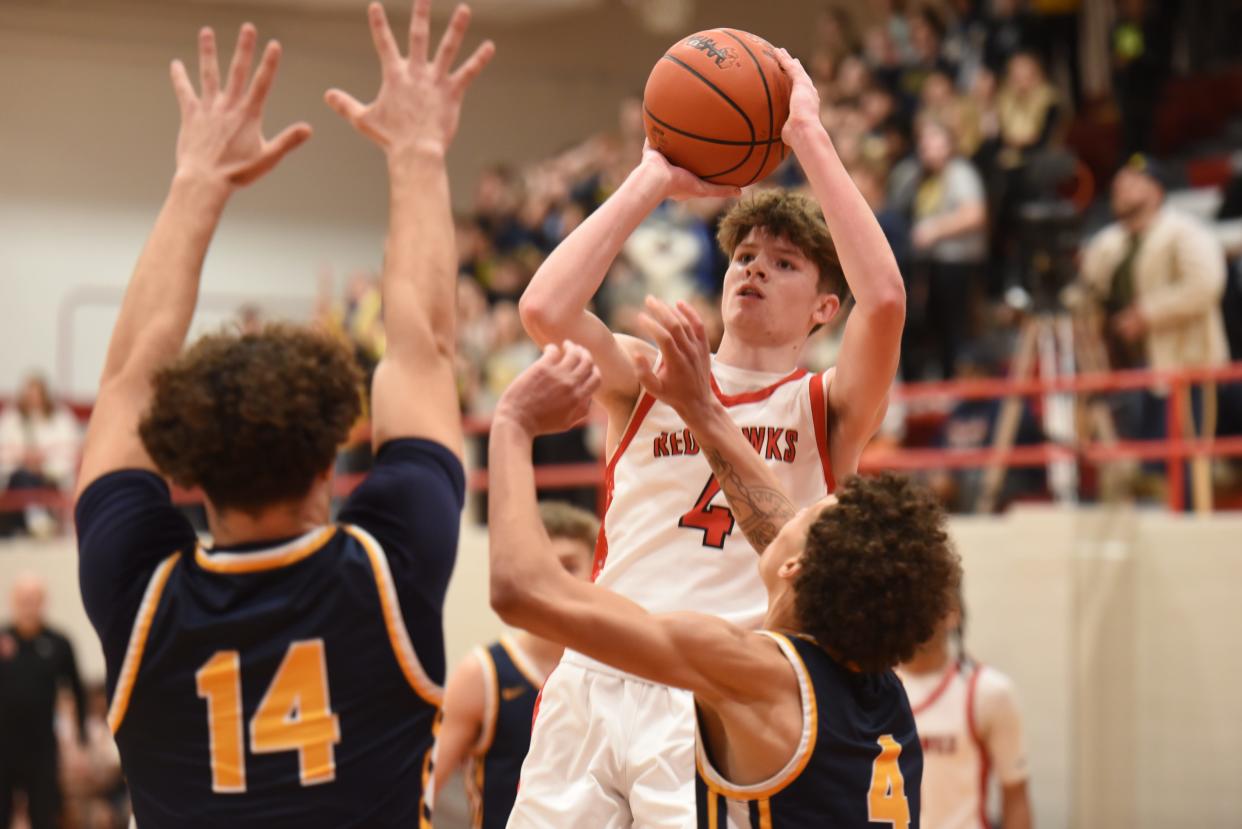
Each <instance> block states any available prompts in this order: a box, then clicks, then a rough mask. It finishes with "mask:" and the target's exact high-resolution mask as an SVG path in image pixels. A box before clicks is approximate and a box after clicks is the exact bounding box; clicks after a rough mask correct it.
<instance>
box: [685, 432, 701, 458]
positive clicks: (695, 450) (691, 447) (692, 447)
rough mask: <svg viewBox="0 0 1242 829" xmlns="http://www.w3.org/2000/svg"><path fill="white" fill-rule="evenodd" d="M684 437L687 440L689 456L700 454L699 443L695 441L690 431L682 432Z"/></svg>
mask: <svg viewBox="0 0 1242 829" xmlns="http://www.w3.org/2000/svg"><path fill="white" fill-rule="evenodd" d="M682 437H684V438H685V440H686V454H687V455H697V454H699V442H698V441H697V440H695V439H694V435H693V434H691V433H690V430H689V429H687V430H686V431H684V432H682Z"/></svg>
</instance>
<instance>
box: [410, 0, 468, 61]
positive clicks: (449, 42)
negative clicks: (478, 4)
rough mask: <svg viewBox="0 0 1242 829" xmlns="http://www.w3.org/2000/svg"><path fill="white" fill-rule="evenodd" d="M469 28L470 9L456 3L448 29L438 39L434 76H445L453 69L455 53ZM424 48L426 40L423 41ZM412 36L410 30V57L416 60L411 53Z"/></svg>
mask: <svg viewBox="0 0 1242 829" xmlns="http://www.w3.org/2000/svg"><path fill="white" fill-rule="evenodd" d="M416 16H417V15H416ZM468 28H470V7H469V6H467V5H466V4H465V3H458V4H457V8H455V9H453V16H452V17H451V18H449V24H448V28H447V29H445V30H444V36H443V37H441V38H440V46H439V48H437V49H436V74H438V75H441V76H445V75H448V74H449V70H451V69H452V68H453V64H454V62H456V60H457V53H458V52H460V51H461V42H462V41H463V40H465V38H466V29H468ZM423 46H424V48H425V47H426V40H425V39H424V41H423ZM413 49H414V36H413V31H412V29H411V34H410V50H411V51H410V56H411V58H412V59H415V58H416V55H415V53H414V51H413Z"/></svg>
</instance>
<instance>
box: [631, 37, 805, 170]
mask: <svg viewBox="0 0 1242 829" xmlns="http://www.w3.org/2000/svg"><path fill="white" fill-rule="evenodd" d="M789 91H790V83H789V77H788V76H787V75H786V74H785V71H784V70H783V69H781V67H780V64H779V63H777V60H776V50H775V48H774V47H773V46H772V44H770V43H768V42H767V41H766V40H764V39H763V38H761V37H759V36H757V35H752V34H750V33H749V32H743V31H739V30H738V29H708V30H707V31H705V32H698V33H697V34H693V35H690V37H687V38H684V39H683V40H680V41H678V42H677V43H675V44H673V46H672V47H671V48H670V49H669V50H668V51H667V52H665V53H664V57H662V58H660V60H659V61H657V62H656V65H655V68H654V69H652V70H651V75H650V77H648V78H647V89H646V90H645V91H644V92H643V121H644V122H645V124H646V127H647V140H648V141H650V142H651V146H653V147H655V148H656V149H657V150H659V151H660V152H661V153H663V154H664V156H665V157H666V158H668V160H669V161H671V162H672V163H673V164H676V165H677V166H678V167H684V168H685V169H687V170H689V171H690V172H692V173H694V174H696V175H698V176H699V177H700V178H703V179H706V180H707V181H710V182H713V183H715V184H731V185H736V186H739V187H744V186H746V185H748V184H754V183H755V182H757V181H760V180H762V179H763V178H764V177H765V176H767V175H768V173H771V172H772V170H774V169H775V168H776V165H778V164H780V163H781V161H783V160H784V159H785V152H786V148H785V145H784V144H783V143H782V142H781V128H782V127H784V126H785V119H786V118H788V117H789Z"/></svg>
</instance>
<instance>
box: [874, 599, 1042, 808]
mask: <svg viewBox="0 0 1242 829" xmlns="http://www.w3.org/2000/svg"><path fill="white" fill-rule="evenodd" d="M961 618H962V614H961V611H960V610H958V609H954V610H953V611H951V612H950V613H949V615H948V616H946V617H945V619H944V620H942V622H941V624H940V627H939V628H938V629H937V631H936V635H935V636H934V637H932V639H931V640H930V641H928V642H927V644H925V645H923V646H922V647H921V648H920V649H919V651H918V653H917V654H916V655H915V656H914V658H913V659H912V660H910V661H909V662H907V663H905V664H904V665H902V666H901V667H899V668H898V669H897V674H898V676H900V677H901V679H902V682H903V683H904V684H905V686H906V694H907V695H908V696H909V698H910V708H911V709H912V710H913V711H914V720H915V723H916V724H917V726H918V729H919V738H920V740H921V741H922V743H923V817H922V826H923V829H989V828H990V827H992V826H999V827H1000V829H1030V826H1031V804H1030V798H1029V796H1028V793H1027V776H1028V771H1027V763H1026V747H1025V744H1024V741H1023V736H1022V717H1021V714H1020V713H1019V712H1018V703H1017V699H1016V697H1015V695H1014V687H1013V683H1012V682H1011V681H1010V679H1009V677H1007V676H1005V675H1004V674H1002V673H1001V672H1000V671H997V670H995V669H994V668H990V667H987V666H985V665H981V664H979V663H978V662H975V661H974V660H972V659H970V658H969V657H968V656H967V655H966V652H965V650H964V648H962V647H961ZM993 778H995V779H996V780H997V781H998V783H999V784H1000V792H1001V820H1000V822H999V823H995V822H993V821H991V820H990V819H989V817H988V794H989V787H990V783H991V780H992V779H993Z"/></svg>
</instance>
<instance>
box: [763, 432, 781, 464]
mask: <svg viewBox="0 0 1242 829" xmlns="http://www.w3.org/2000/svg"><path fill="white" fill-rule="evenodd" d="M783 434H785V430H784V429H773V428H772V427H771V426H769V427H768V448H767V451H766V452H764V453H763V459H764V460H765V461H779V460H784V458H782V457H781V451H780V449H781V435H783Z"/></svg>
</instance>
